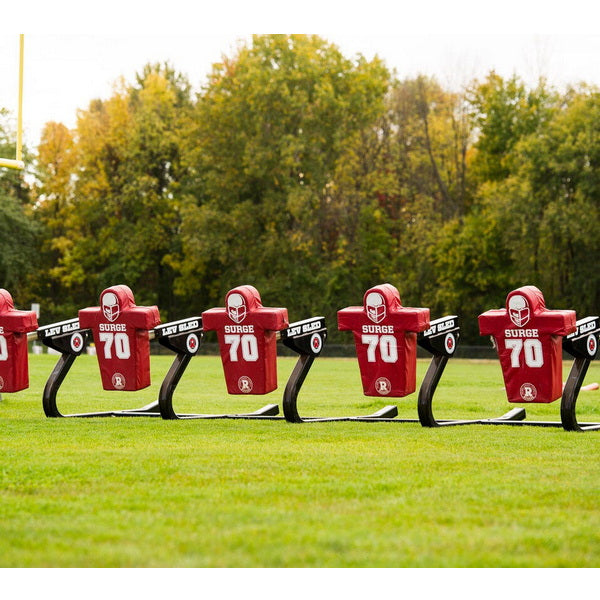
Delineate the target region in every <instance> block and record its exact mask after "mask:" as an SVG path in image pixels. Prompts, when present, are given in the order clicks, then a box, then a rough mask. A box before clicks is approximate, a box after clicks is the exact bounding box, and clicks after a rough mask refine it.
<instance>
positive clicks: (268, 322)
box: [202, 285, 289, 331]
mask: <svg viewBox="0 0 600 600" xmlns="http://www.w3.org/2000/svg"><path fill="white" fill-rule="evenodd" d="M250 315H251V320H252V322H253V324H256V325H258V326H260V327H261V328H262V329H265V330H269V331H281V330H282V329H285V328H286V327H287V326H288V325H289V321H288V312H287V308H271V307H264V306H263V305H262V300H261V297H260V293H259V292H258V290H257V289H256V288H255V287H254V286H252V285H241V286H238V287H236V288H233V289H232V290H230V291H229V292H227V294H226V295H225V308H211V309H209V310H206V311H204V312H203V313H202V327H203V329H204V330H205V331H214V330H218V329H219V328H221V327H223V326H224V325H229V324H232V325H233V324H241V323H244V322H245V321H246V318H247V317H249V316H250Z"/></svg>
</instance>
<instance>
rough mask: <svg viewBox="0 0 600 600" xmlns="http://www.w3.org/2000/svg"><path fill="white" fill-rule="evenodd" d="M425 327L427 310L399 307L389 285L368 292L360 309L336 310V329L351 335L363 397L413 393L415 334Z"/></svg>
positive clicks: (415, 365)
mask: <svg viewBox="0 0 600 600" xmlns="http://www.w3.org/2000/svg"><path fill="white" fill-rule="evenodd" d="M428 328H429V309H428V308H409V307H404V306H402V303H401V301H400V294H399V292H398V290H397V289H396V288H395V287H394V286H393V285H390V284H389V283H384V284H382V285H377V286H375V287H372V288H371V289H369V290H367V292H366V293H365V295H364V298H363V305H362V306H349V307H348V308H344V309H342V310H339V311H338V329H340V330H349V331H352V332H353V333H354V343H355V345H356V355H357V358H358V364H359V368H360V375H361V380H362V386H363V392H364V394H365V396H390V397H403V396H407V395H408V394H412V393H413V392H414V391H415V389H416V377H417V332H420V331H425V330H426V329H428Z"/></svg>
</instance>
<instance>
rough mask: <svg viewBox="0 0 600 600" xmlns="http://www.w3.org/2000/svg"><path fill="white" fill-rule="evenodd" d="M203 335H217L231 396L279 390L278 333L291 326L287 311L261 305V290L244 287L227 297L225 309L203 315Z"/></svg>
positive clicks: (232, 291) (238, 288) (206, 312)
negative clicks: (211, 332) (215, 333)
mask: <svg viewBox="0 0 600 600" xmlns="http://www.w3.org/2000/svg"><path fill="white" fill-rule="evenodd" d="M202 325H203V328H204V331H211V330H213V331H216V332H217V337H218V340H219V349H220V351H221V361H222V362H223V371H224V373H225V381H226V383H227V391H228V392H229V393H230V394H257V395H258V394H268V393H269V392H272V391H273V390H275V389H277V339H276V332H277V331H280V330H282V329H285V328H286V327H287V326H288V325H289V323H288V314H287V309H286V308H268V307H264V306H263V305H262V302H261V299H260V294H259V293H258V290H257V289H256V288H255V287H253V286H251V285H242V286H239V287H236V288H234V289H232V290H230V291H229V292H228V293H227V295H226V296H225V308H211V309H210V310H207V311H205V312H203V313H202Z"/></svg>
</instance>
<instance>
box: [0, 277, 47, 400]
mask: <svg viewBox="0 0 600 600" xmlns="http://www.w3.org/2000/svg"><path fill="white" fill-rule="evenodd" d="M37 328H38V322H37V316H36V314H35V313H34V312H33V311H29V310H15V305H14V303H13V299H12V296H11V295H10V293H9V292H8V291H6V290H5V289H2V288H0V392H6V393H8V392H19V391H21V390H24V389H27V388H28V387H29V360H28V356H27V334H28V333H29V332H30V331H35V330H36V329H37Z"/></svg>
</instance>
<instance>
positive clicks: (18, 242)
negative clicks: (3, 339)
mask: <svg viewBox="0 0 600 600" xmlns="http://www.w3.org/2000/svg"><path fill="white" fill-rule="evenodd" d="M15 146H16V144H15V134H14V132H13V131H11V128H10V127H9V114H8V112H7V111H5V110H0V156H3V157H14V156H15ZM23 155H24V158H25V159H26V160H27V162H29V160H30V156H29V154H28V152H27V149H26V148H24V151H23ZM29 193H30V190H29V186H28V185H27V184H26V182H25V178H24V174H23V172H21V171H15V170H12V169H5V168H0V287H3V288H5V289H8V290H9V291H10V292H11V294H12V296H13V298H14V300H15V302H17V303H25V302H27V301H30V300H31V297H30V296H29V294H28V290H27V289H26V280H27V276H28V275H29V274H30V273H31V272H32V271H33V270H34V269H35V268H36V252H35V240H36V227H35V224H34V223H33V221H32V218H31V214H30V207H29V201H30V198H29Z"/></svg>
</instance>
